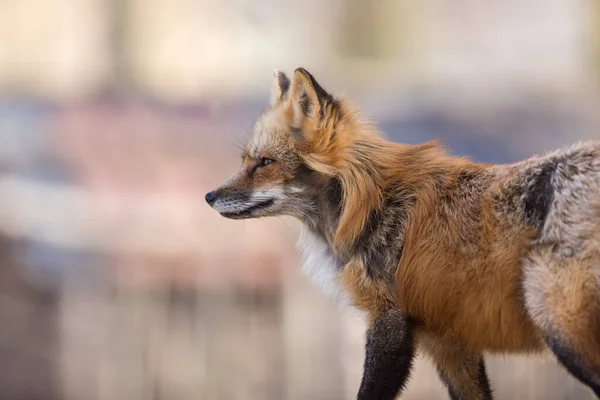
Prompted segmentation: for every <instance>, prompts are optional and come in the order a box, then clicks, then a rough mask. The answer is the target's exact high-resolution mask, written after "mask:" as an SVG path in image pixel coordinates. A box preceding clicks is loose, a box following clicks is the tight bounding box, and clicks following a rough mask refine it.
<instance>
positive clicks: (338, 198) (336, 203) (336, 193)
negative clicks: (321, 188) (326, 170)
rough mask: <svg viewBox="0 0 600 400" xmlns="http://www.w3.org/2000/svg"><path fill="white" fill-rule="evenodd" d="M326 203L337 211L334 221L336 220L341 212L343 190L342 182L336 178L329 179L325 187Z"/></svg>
mask: <svg viewBox="0 0 600 400" xmlns="http://www.w3.org/2000/svg"><path fill="white" fill-rule="evenodd" d="M327 201H328V202H329V204H330V206H331V207H332V208H333V209H335V210H337V212H336V220H338V219H339V216H340V214H341V212H342V201H343V190H342V182H340V180H339V179H337V178H333V179H331V182H329V185H328V186H327Z"/></svg>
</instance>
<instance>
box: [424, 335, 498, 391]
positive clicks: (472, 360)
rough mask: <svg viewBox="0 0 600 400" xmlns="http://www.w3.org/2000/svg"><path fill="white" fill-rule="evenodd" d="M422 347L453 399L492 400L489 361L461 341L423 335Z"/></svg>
mask: <svg viewBox="0 0 600 400" xmlns="http://www.w3.org/2000/svg"><path fill="white" fill-rule="evenodd" d="M420 345H421V347H422V349H423V351H424V352H425V353H427V354H429V356H430V357H431V359H432V361H433V363H434V364H435V366H436V369H437V371H438V375H439V376H440V378H441V380H442V382H443V383H444V385H446V387H447V388H448V394H449V395H450V398H451V399H452V400H492V397H493V396H492V390H491V389H490V382H489V379H488V376H487V372H486V369H485V361H484V360H483V356H482V355H481V354H480V353H476V352H473V351H471V350H469V349H467V348H466V347H465V346H464V345H462V344H461V343H460V342H450V341H446V340H443V339H441V338H438V337H436V336H423V337H422V338H421V340H420Z"/></svg>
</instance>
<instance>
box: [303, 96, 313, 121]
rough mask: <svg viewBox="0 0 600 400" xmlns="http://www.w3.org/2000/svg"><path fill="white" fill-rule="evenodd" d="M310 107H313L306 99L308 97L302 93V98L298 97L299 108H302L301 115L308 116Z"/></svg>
mask: <svg viewBox="0 0 600 400" xmlns="http://www.w3.org/2000/svg"><path fill="white" fill-rule="evenodd" d="M312 106H313V105H312V103H311V101H310V99H309V98H308V95H307V94H306V93H303V94H302V96H300V107H301V108H302V113H303V114H304V116H308V115H309V114H310V110H311V107H312Z"/></svg>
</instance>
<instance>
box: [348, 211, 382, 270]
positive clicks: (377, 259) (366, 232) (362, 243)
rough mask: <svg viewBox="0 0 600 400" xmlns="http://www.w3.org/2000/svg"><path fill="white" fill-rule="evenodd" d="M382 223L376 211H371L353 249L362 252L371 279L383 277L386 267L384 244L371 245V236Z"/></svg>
mask: <svg viewBox="0 0 600 400" xmlns="http://www.w3.org/2000/svg"><path fill="white" fill-rule="evenodd" d="M381 223H382V216H381V214H380V213H378V212H377V211H371V214H370V215H369V218H368V220H367V223H366V225H365V227H364V228H363V231H362V232H361V236H360V238H359V239H358V240H357V242H356V246H355V250H356V251H357V252H359V253H362V254H363V258H364V263H365V270H366V273H367V276H368V277H369V278H371V279H376V280H380V279H385V278H386V274H385V271H386V267H387V264H388V263H387V252H388V249H386V248H385V245H382V244H379V243H378V244H377V245H375V246H374V245H373V244H374V243H373V241H374V240H372V239H373V237H374V236H375V235H377V229H378V227H379V226H380V225H381Z"/></svg>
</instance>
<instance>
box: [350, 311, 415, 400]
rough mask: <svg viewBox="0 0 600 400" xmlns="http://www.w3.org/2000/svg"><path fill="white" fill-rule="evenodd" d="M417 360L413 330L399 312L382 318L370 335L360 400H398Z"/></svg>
mask: <svg viewBox="0 0 600 400" xmlns="http://www.w3.org/2000/svg"><path fill="white" fill-rule="evenodd" d="M413 356H414V343H413V327H412V323H411V321H410V320H409V319H406V318H405V317H404V315H403V314H402V313H401V312H400V311H397V310H389V311H387V312H385V313H383V314H381V315H379V316H378V317H377V318H375V320H374V321H373V323H372V324H371V326H370V327H369V330H368V331H367V340H366V357H365V365H364V373H363V378H362V382H361V385H360V390H359V392H358V397H357V399H358V400H394V399H395V398H396V397H397V396H398V394H399V393H400V391H401V390H402V389H403V388H404V386H405V384H406V381H407V379H408V376H409V374H410V369H411V366H412V360H413Z"/></svg>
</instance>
